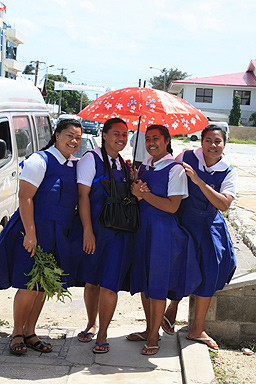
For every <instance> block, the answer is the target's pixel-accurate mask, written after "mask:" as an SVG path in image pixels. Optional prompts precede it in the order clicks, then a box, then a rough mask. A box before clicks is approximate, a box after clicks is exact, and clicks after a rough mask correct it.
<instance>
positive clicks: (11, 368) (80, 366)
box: [0, 326, 214, 384]
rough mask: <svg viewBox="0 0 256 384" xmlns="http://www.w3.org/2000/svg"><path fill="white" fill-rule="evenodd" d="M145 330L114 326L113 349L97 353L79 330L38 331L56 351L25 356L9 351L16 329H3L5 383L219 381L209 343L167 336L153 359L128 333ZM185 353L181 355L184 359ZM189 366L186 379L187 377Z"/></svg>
mask: <svg viewBox="0 0 256 384" xmlns="http://www.w3.org/2000/svg"><path fill="white" fill-rule="evenodd" d="M140 330H143V327H142V326H140V328H138V327H136V328H135V327H134V326H119V327H118V326H116V327H110V329H109V338H108V341H109V343H110V352H109V353H107V354H101V355H99V354H97V355H95V354H93V353H92V348H93V346H94V341H92V342H90V343H80V342H79V341H77V339H76V334H77V333H78V331H79V329H76V328H61V327H56V328H51V329H48V330H47V329H38V330H37V334H38V335H39V336H41V338H42V339H43V340H45V341H46V340H50V341H51V343H52V346H53V352H52V353H49V354H39V353H37V352H35V351H33V350H31V349H28V353H27V354H26V355H23V356H13V355H10V353H9V340H8V337H7V336H8V335H10V333H11V330H10V328H6V327H1V329H0V331H1V343H0V364H1V367H0V376H1V379H0V382H1V384H6V383H10V382H12V383H15V382H19V383H24V384H25V383H31V382H40V383H42V384H44V383H45V384H46V383H47V384H53V383H54V384H58V383H61V384H62V383H67V384H73V383H76V384H78V383H84V382H86V383H88V384H91V383H92V384H93V383H97V382H99V381H100V382H101V383H104V384H105V383H106V384H107V383H111V384H112V383H115V382H117V383H119V382H120V383H137V382H140V383H148V382H152V381H154V382H155V383H170V384H171V383H173V384H174V383H175V384H182V383H184V382H185V383H211V382H212V380H213V379H214V374H213V370H212V367H211V363H210V359H209V354H208V349H207V347H206V346H204V345H201V344H196V343H191V342H189V341H188V340H186V338H185V335H186V333H184V332H179V333H175V335H174V336H169V335H166V334H163V335H162V336H161V341H160V350H159V352H158V354H157V355H155V356H152V357H146V356H142V355H141V354H140V351H141V349H142V346H143V342H130V341H128V340H126V338H125V335H126V334H128V333H130V332H134V331H140ZM180 353H181V359H180ZM183 365H184V368H185V370H184V373H185V380H184V378H183V376H184V374H183Z"/></svg>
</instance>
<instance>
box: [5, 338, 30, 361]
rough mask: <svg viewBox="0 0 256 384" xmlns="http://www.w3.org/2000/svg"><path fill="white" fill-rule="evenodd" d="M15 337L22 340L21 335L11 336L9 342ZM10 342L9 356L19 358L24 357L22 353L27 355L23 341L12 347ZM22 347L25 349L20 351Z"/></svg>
mask: <svg viewBox="0 0 256 384" xmlns="http://www.w3.org/2000/svg"><path fill="white" fill-rule="evenodd" d="M17 337H22V338H23V335H15V336H12V338H11V342H12V340H14V339H16V338H17ZM11 342H10V345H9V348H10V353H11V354H13V355H18V356H20V355H24V353H27V348H26V345H25V343H24V342H23V341H22V342H21V343H16V344H13V345H11ZM24 347H25V348H26V349H22V348H24ZM16 348H21V349H16Z"/></svg>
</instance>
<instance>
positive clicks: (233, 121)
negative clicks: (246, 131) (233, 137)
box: [228, 95, 242, 126]
mask: <svg viewBox="0 0 256 384" xmlns="http://www.w3.org/2000/svg"><path fill="white" fill-rule="evenodd" d="M240 104H241V97H240V96H239V95H235V96H234V97H233V107H232V108H231V110H230V114H229V122H228V123H229V125H235V126H238V125H239V123H240V119H241V114H242V110H241V107H240Z"/></svg>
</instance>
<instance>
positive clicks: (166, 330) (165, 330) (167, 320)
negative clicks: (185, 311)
mask: <svg viewBox="0 0 256 384" xmlns="http://www.w3.org/2000/svg"><path fill="white" fill-rule="evenodd" d="M164 320H165V321H166V323H167V324H168V325H169V327H170V328H171V329H173V332H171V331H169V329H167V328H166V327H165V326H164V324H163V323H162V324H161V327H162V329H163V330H164V332H165V333H167V334H168V335H171V336H173V335H174V327H175V324H176V322H175V321H174V323H173V324H172V323H171V322H170V320H169V319H168V318H167V317H166V316H164Z"/></svg>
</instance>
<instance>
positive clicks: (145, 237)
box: [131, 162, 201, 300]
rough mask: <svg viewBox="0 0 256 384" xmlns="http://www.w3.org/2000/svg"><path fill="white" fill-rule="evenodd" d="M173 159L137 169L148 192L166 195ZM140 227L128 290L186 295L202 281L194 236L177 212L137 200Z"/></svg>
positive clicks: (153, 295) (162, 296) (161, 297)
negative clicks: (159, 165) (158, 167)
mask: <svg viewBox="0 0 256 384" xmlns="http://www.w3.org/2000/svg"><path fill="white" fill-rule="evenodd" d="M176 164H177V163H176V162H172V163H171V164H169V165H167V166H166V167H165V168H163V169H161V170H157V171H156V170H154V171H151V170H147V169H146V167H145V165H143V164H142V165H141V167H140V169H139V178H140V179H141V180H142V181H143V182H146V183H147V185H148V186H149V188H150V190H151V192H152V193H153V194H155V195H157V196H161V197H167V192H168V181H169V171H170V169H171V168H172V167H173V166H174V165H176ZM140 214H141V231H140V232H138V233H137V234H135V258H134V261H133V264H132V269H131V294H134V293H136V292H143V293H144V295H145V297H146V298H152V299H157V300H165V299H166V298H167V296H168V292H169V291H172V292H173V294H175V298H177V299H180V298H181V297H183V296H186V295H189V294H190V293H191V292H193V291H194V289H195V288H196V287H197V286H198V285H199V284H200V282H201V273H200V269H199V267H198V263H197V261H196V254H195V249H194V243H193V239H192V237H191V236H190V234H189V233H188V232H187V231H186V230H185V229H184V228H182V227H181V226H180V225H179V223H178V220H177V217H176V214H172V213H169V212H164V211H162V210H160V209H158V208H155V207H153V206H152V205H150V204H149V203H147V202H146V201H145V200H141V201H140Z"/></svg>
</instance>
